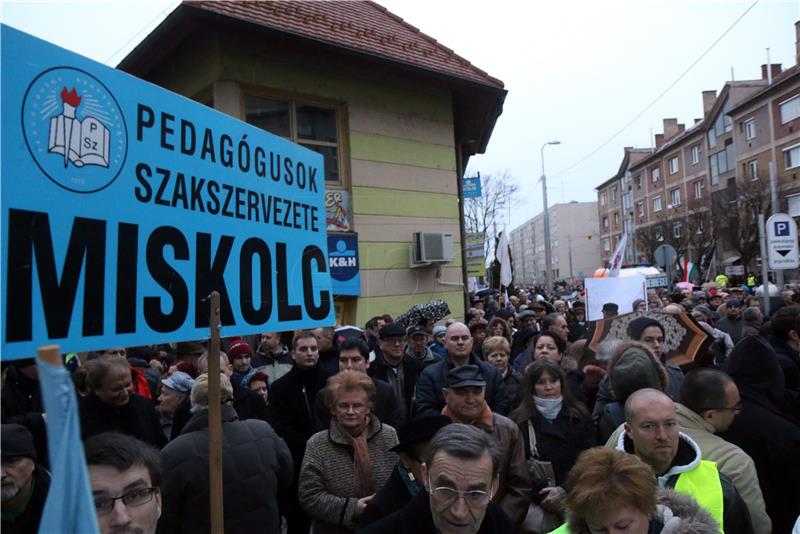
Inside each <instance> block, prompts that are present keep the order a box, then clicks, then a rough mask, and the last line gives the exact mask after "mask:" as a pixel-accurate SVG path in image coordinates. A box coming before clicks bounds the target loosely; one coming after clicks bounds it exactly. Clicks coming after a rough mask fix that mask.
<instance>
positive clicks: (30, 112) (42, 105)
mask: <svg viewBox="0 0 800 534" xmlns="http://www.w3.org/2000/svg"><path fill="white" fill-rule="evenodd" d="M22 126H23V131H24V134H25V142H26V143H27V145H28V150H29V152H30V153H31V156H33V159H34V160H35V161H36V164H37V165H38V166H39V168H40V169H41V170H42V171H43V172H44V174H45V175H47V177H48V178H49V179H50V180H51V181H53V182H55V183H56V184H57V185H59V186H61V187H63V188H65V189H68V190H70V191H74V192H76V193H92V192H95V191H99V190H101V189H103V188H105V187H107V186H108V185H110V184H111V183H112V182H113V181H114V180H115V179H116V178H117V176H118V175H119V173H120V171H121V170H122V166H123V165H124V162H125V157H126V155H127V148H128V139H127V128H126V126H125V119H124V117H123V115H122V111H121V109H120V106H119V104H118V103H117V100H116V99H115V98H114V96H113V95H112V94H111V92H110V91H109V90H108V88H107V87H106V86H105V85H104V84H103V83H102V82H101V81H100V80H98V79H97V78H95V77H94V76H92V75H91V74H89V73H87V72H85V71H82V70H79V69H74V68H69V67H56V68H53V69H49V70H47V71H45V72H43V73H41V74H40V75H39V76H37V77H36V79H34V80H33V82H31V84H30V86H29V87H28V91H27V93H26V94H25V100H24V103H23V110H22Z"/></svg>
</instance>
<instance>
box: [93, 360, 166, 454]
mask: <svg viewBox="0 0 800 534" xmlns="http://www.w3.org/2000/svg"><path fill="white" fill-rule="evenodd" d="M87 366H88V367H89V370H88V374H87V377H86V383H87V386H88V387H89V394H88V395H87V396H85V397H83V398H82V399H80V405H79V412H80V419H81V436H82V437H83V439H86V438H88V437H89V436H94V435H95V434H100V433H101V432H121V433H123V434H128V435H129V436H133V437H135V438H137V439H140V440H142V441H144V442H145V443H149V444H150V445H153V446H154V447H157V448H159V449H160V448H161V447H163V446H164V445H165V444H166V442H167V438H166V436H164V433H163V432H162V431H161V422H160V420H159V417H158V413H157V412H156V408H155V404H153V401H151V400H150V399H146V398H144V397H140V396H139V395H136V394H134V393H131V392H130V388H131V372H130V368H129V367H128V362H127V361H125V360H123V359H120V358H113V359H106V360H103V359H99V360H92V361H91V362H89V364H87Z"/></svg>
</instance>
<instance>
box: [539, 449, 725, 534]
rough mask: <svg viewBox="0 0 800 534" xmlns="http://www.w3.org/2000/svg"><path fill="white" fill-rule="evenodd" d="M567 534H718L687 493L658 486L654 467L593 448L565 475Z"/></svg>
mask: <svg viewBox="0 0 800 534" xmlns="http://www.w3.org/2000/svg"><path fill="white" fill-rule="evenodd" d="M567 485H568V486H569V488H570V490H569V495H567V498H566V505H567V522H566V524H565V525H564V526H562V527H561V528H559V529H557V530H556V531H554V532H559V533H561V532H569V533H570V534H595V533H597V532H604V533H608V534H617V533H619V534H622V533H625V534H657V533H660V534H666V533H672V534H677V533H687V534H688V533H692V534H717V533H718V532H719V531H720V529H719V526H718V525H717V523H716V522H715V521H714V520H713V519H712V518H711V516H710V515H709V514H708V512H706V511H705V510H703V509H702V508H700V506H699V505H698V504H697V503H696V502H695V501H694V500H693V499H692V498H691V497H688V496H686V495H680V494H677V493H675V492H673V491H671V490H667V489H657V487H656V478H655V475H654V474H653V470H652V469H650V466H648V465H647V464H646V463H644V462H643V461H641V460H640V459H639V458H637V457H636V456H634V455H632V454H627V453H625V452H622V451H618V450H614V449H607V448H602V447H597V448H594V449H589V450H587V451H585V452H583V454H581V455H580V457H579V458H578V461H577V462H576V463H575V467H573V468H572V470H571V471H570V473H569V476H568V477H567Z"/></svg>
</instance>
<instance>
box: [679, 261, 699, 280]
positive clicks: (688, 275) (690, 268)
mask: <svg viewBox="0 0 800 534" xmlns="http://www.w3.org/2000/svg"><path fill="white" fill-rule="evenodd" d="M678 267H680V269H681V271H682V272H683V276H682V277H681V282H691V281H692V280H693V279H694V278H695V277H696V276H697V268H696V267H695V265H694V263H692V262H690V261H689V260H688V259H687V258H686V257H685V256H682V257H681V259H680V262H679V263H678Z"/></svg>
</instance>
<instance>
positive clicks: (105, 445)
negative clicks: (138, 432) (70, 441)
mask: <svg viewBox="0 0 800 534" xmlns="http://www.w3.org/2000/svg"><path fill="white" fill-rule="evenodd" d="M83 447H84V451H85V453H86V464H87V466H88V470H89V482H90V484H91V485H92V496H93V498H94V506H95V510H96V512H97V524H98V525H99V526H100V533H101V534H121V533H136V534H153V533H155V531H156V524H157V523H158V518H159V517H160V516H161V489H160V486H161V460H160V458H159V453H158V451H157V450H156V449H155V448H153V447H151V446H150V445H148V444H147V443H144V442H142V441H139V440H138V439H136V438H133V437H131V436H126V435H123V434H118V433H115V432H106V433H103V434H97V435H95V436H92V437H90V438H88V439H87V440H86V441H85V442H84V444H83Z"/></svg>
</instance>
